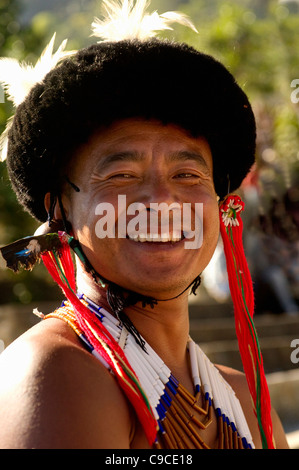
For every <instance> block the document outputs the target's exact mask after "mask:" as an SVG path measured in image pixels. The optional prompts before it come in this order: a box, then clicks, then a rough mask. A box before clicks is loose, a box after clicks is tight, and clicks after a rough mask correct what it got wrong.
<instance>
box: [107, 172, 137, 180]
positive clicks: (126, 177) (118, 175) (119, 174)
mask: <svg viewBox="0 0 299 470" xmlns="http://www.w3.org/2000/svg"><path fill="white" fill-rule="evenodd" d="M110 178H114V179H115V178H124V179H129V178H134V176H133V175H130V174H129V173H117V174H116V175H112V176H110Z"/></svg>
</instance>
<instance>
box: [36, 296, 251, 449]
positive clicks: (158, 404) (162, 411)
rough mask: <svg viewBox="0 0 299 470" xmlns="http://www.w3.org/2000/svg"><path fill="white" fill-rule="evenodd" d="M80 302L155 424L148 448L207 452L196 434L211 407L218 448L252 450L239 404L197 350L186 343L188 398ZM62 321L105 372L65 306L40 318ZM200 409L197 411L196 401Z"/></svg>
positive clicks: (122, 333) (147, 355)
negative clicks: (132, 377)
mask: <svg viewBox="0 0 299 470" xmlns="http://www.w3.org/2000/svg"><path fill="white" fill-rule="evenodd" d="M80 300H81V302H83V303H84V304H85V305H86V306H87V307H88V308H89V309H90V311H91V312H93V313H94V315H95V318H96V319H97V321H100V322H101V323H102V325H103V326H104V327H105V328H106V329H107V330H108V331H109V333H110V334H111V335H112V336H113V338H114V339H115V340H116V341H117V342H118V344H119V346H120V347H121V348H122V350H123V351H124V353H125V355H126V357H127V359H128V361H129V363H130V364H131V366H132V368H133V370H134V371H135V373H136V376H137V377H138V380H139V382H140V385H141V387H142V389H143V390H144V393H145V395H146V396H147V398H148V401H149V403H150V405H151V408H152V411H153V414H154V416H155V418H156V420H157V423H158V432H157V437H156V440H155V442H154V447H155V448H157V449H163V448H165V449H188V448H189V449H190V448H197V449H209V446H208V445H207V444H206V443H205V442H204V440H203V439H202V437H201V436H200V435H199V431H200V430H205V429H207V428H208V426H209V425H210V424H211V422H212V413H211V412H212V407H214V410H215V413H216V417H217V427H218V448H219V449H250V448H254V444H253V442H252V438H251V434H250V431H249V428H248V425H247V423H246V420H245V417H244V414H243V411H242V408H241V405H240V402H239V400H238V399H237V397H236V395H235V393H234V391H233V389H232V388H231V387H230V385H229V384H228V383H227V382H226V381H225V380H224V378H223V377H222V375H221V374H220V372H219V371H218V369H217V368H216V367H215V366H214V365H213V364H212V363H211V362H210V360H209V359H208V358H207V356H206V355H205V354H204V353H203V351H202V350H201V349H200V347H199V346H198V345H196V344H195V343H194V341H193V340H192V339H191V338H189V340H188V344H187V348H188V352H189V357H190V366H191V371H192V378H193V382H194V392H195V394H194V396H193V395H192V394H190V393H189V392H188V390H186V389H185V387H183V385H182V384H180V383H179V382H178V380H177V379H176V378H175V377H174V375H173V374H172V372H171V370H170V369H169V368H168V367H167V366H166V364H165V363H164V362H163V361H162V359H161V358H160V357H159V356H158V355H157V354H156V352H155V351H154V350H153V349H152V348H151V346H150V345H149V344H148V343H147V342H145V351H144V350H143V349H142V348H141V347H140V346H139V345H138V344H137V343H136V341H135V340H134V338H133V336H132V335H131V334H130V333H129V332H128V331H127V330H126V328H125V327H123V326H122V324H121V323H120V322H119V321H118V320H117V319H116V318H115V317H114V316H113V315H111V313H109V312H108V311H107V310H105V309H104V308H102V307H100V306H98V305H97V304H95V303H94V302H92V301H91V300H90V299H88V298H87V297H86V296H85V295H80ZM53 317H54V318H60V319H62V320H64V321H66V322H67V323H68V324H69V325H70V326H71V327H72V328H73V330H74V331H75V332H76V334H77V335H78V336H79V338H80V339H81V340H82V341H83V342H84V344H85V346H86V347H87V349H88V350H89V351H90V352H91V353H92V354H93V355H94V356H95V357H97V359H98V360H100V361H101V363H102V364H103V365H104V366H105V367H106V368H107V369H110V367H109V365H108V363H107V362H106V361H105V359H104V358H103V357H102V356H101V355H100V354H99V353H98V352H97V351H96V350H95V348H94V347H93V346H92V345H91V343H90V342H89V341H88V339H87V337H86V335H85V334H84V333H83V331H82V329H81V328H80V327H79V325H78V322H77V321H76V314H75V313H74V310H73V307H72V306H71V304H70V303H69V302H63V304H62V306H61V307H60V308H58V309H57V310H56V311H54V312H53V313H51V314H49V315H46V316H44V318H53ZM200 398H201V399H202V403H203V406H199V403H198V402H199V399H200Z"/></svg>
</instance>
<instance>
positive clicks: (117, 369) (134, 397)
mask: <svg viewBox="0 0 299 470" xmlns="http://www.w3.org/2000/svg"><path fill="white" fill-rule="evenodd" d="M61 241H62V247H61V248H60V249H59V253H58V252H46V253H43V254H42V259H43V262H44V264H45V266H46V268H47V269H48V271H49V273H50V274H51V276H52V278H53V279H54V280H55V281H56V282H57V284H58V285H59V286H60V288H61V289H62V290H63V292H64V294H65V296H66V297H67V299H68V300H69V302H70V303H71V305H72V306H73V308H74V312H75V314H76V318H77V322H78V325H79V327H80V328H81V329H82V331H83V332H84V333H85V334H86V336H87V338H88V340H89V341H90V343H91V344H92V346H93V347H94V349H95V350H96V351H97V352H98V353H99V354H100V355H101V356H102V357H103V359H105V361H106V362H107V363H108V364H109V366H110V367H111V370H113V372H114V374H115V376H116V378H117V380H118V382H119V384H120V386H121V388H122V389H123V391H124V393H125V394H126V396H127V397H128V399H129V400H130V402H131V403H132V405H133V407H134V409H135V411H136V413H137V415H138V417H139V420H140V422H141V424H142V425H143V428H144V431H145V434H146V436H147V439H148V441H149V444H150V445H153V443H154V441H155V439H156V435H157V422H156V420H155V418H154V416H153V413H152V410H151V408H150V406H149V403H148V401H147V398H146V397H145V395H144V394H143V391H142V390H141V388H140V385H139V383H138V379H137V377H136V375H135V372H134V371H133V369H132V368H131V366H130V364H129V362H128V361H127V359H126V356H125V354H124V352H123V350H122V349H121V348H120V346H119V344H118V343H117V342H116V341H115V340H114V338H113V337H112V336H111V334H110V333H109V332H108V330H107V329H106V328H105V327H104V325H103V324H102V323H101V322H100V321H97V319H96V317H95V316H94V315H93V314H92V313H91V312H90V310H89V309H88V308H87V307H86V306H85V305H84V304H83V303H82V302H81V301H80V300H79V299H78V297H77V296H76V294H75V291H76V281H75V271H74V264H73V260H72V257H71V252H70V247H69V245H68V243H67V242H66V241H65V240H64V239H63V234H61Z"/></svg>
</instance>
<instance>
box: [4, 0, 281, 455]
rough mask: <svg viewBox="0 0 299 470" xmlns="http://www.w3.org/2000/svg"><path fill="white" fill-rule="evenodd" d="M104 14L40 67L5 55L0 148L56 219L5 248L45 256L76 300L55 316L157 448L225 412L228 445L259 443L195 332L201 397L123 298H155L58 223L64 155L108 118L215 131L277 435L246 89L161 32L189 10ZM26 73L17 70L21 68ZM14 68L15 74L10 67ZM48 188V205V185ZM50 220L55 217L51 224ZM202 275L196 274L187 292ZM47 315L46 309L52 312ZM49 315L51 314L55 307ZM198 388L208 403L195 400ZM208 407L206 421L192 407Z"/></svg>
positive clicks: (231, 243) (268, 428)
mask: <svg viewBox="0 0 299 470" xmlns="http://www.w3.org/2000/svg"><path fill="white" fill-rule="evenodd" d="M103 3H104V6H105V8H106V13H107V19H103V20H99V19H96V20H95V21H94V23H93V32H94V35H96V36H98V37H101V39H102V40H101V41H99V42H98V43H96V44H94V45H92V46H90V47H88V48H86V49H83V50H80V51H78V52H66V51H65V47H66V43H65V42H63V43H62V44H61V46H60V47H59V49H58V50H57V52H56V53H54V54H53V46H54V39H55V36H53V38H52V40H51V42H50V44H49V46H48V47H47V48H46V50H45V51H44V53H43V55H42V57H41V59H40V61H39V62H38V63H37V64H36V66H35V67H31V66H30V67H29V66H25V65H24V64H18V63H17V62H16V61H14V60H13V59H1V61H0V83H1V82H2V83H3V84H4V86H5V87H6V89H7V91H8V94H9V96H10V98H11V99H12V100H13V101H14V104H15V105H16V112H15V115H14V117H13V118H11V119H10V120H9V122H8V125H7V128H6V130H5V132H4V134H3V136H2V138H1V151H2V158H3V159H4V158H7V166H8V172H9V176H10V179H11V182H12V186H13V188H14V190H15V192H16V194H17V197H18V199H19V201H20V202H21V204H22V205H23V206H24V207H25V209H26V210H27V211H29V212H30V213H31V214H32V215H33V216H34V217H35V218H37V219H38V220H40V221H42V222H46V224H48V226H49V229H48V230H47V232H49V233H45V234H35V235H34V236H33V237H27V238H26V239H23V240H20V241H17V242H15V243H14V244H11V245H9V246H8V247H4V248H2V249H1V253H2V256H3V258H4V260H5V262H6V264H7V266H8V267H10V268H12V269H14V270H15V271H17V270H18V269H19V266H20V265H21V266H23V267H25V268H27V269H28V268H31V267H32V266H33V265H34V264H35V262H36V261H37V260H38V259H40V258H41V259H42V260H43V262H44V264H45V266H46V267H47V269H48V270H49V272H50V274H51V275H52V277H53V278H54V280H55V281H56V282H57V283H58V284H59V286H60V287H61V288H62V290H63V291H64V293H65V295H66V298H67V302H66V303H64V305H63V306H62V307H61V308H59V309H58V310H57V311H56V312H54V313H53V314H52V315H51V316H55V317H59V318H63V319H64V320H65V321H67V322H68V323H69V324H70V325H71V326H72V328H73V329H74V331H76V333H77V334H78V335H79V337H80V338H81V339H82V341H83V342H84V344H85V345H86V347H87V348H89V350H90V351H91V352H92V353H93V354H95V355H96V357H98V359H99V360H100V361H101V362H102V363H103V364H104V365H105V366H106V367H107V368H108V369H109V370H111V372H112V373H113V374H114V375H115V378H116V380H118V383H119V385H120V386H121V387H122V389H123V391H124V393H125V394H126V396H127V397H128V399H129V400H130V401H131V403H132V404H133V406H134V408H135V410H136V413H137V415H138V417H139V419H140V422H141V423H142V424H143V426H144V430H145V433H146V435H147V438H148V441H149V444H150V445H151V446H156V447H158V448H161V447H162V448H185V447H188V446H189V444H188V443H190V441H191V443H192V444H191V445H192V446H194V447H196V448H206V447H207V445H206V444H205V442H204V440H203V439H202V438H201V437H200V436H199V433H198V429H205V428H206V427H207V426H208V425H209V423H210V420H211V413H210V411H211V407H212V406H213V407H214V409H215V411H216V414H217V417H218V421H219V423H218V446H219V448H251V447H253V446H254V445H253V442H252V438H251V436H250V432H249V429H248V426H247V424H246V420H245V418H244V415H243V412H242V409H241V406H240V403H239V401H238V399H237V398H236V396H235V394H234V392H233V390H232V389H231V387H230V386H229V385H228V384H227V383H226V382H225V381H224V379H223V378H222V376H221V375H220V373H219V372H218V371H217V369H216V368H215V367H214V366H213V365H212V364H211V363H210V361H209V360H208V359H207V357H206V356H205V355H204V354H203V352H202V351H201V349H200V348H199V347H198V346H197V345H195V344H194V342H193V341H192V340H191V338H190V340H189V342H188V351H189V356H190V364H191V368H192V375H193V380H194V393H195V395H194V396H191V395H190V394H189V393H188V392H187V391H186V390H185V389H184V388H183V387H182V385H181V384H179V383H178V381H177V380H176V378H175V377H174V376H173V374H172V372H171V371H170V370H169V369H168V368H167V366H166V365H165V364H164V363H163V361H162V360H161V359H160V358H159V357H158V356H157V354H156V353H155V352H154V351H153V350H152V349H151V347H150V345H149V344H147V343H146V342H145V340H144V339H143V338H142V337H141V336H140V334H139V333H138V331H136V329H135V327H134V325H133V324H132V323H131V322H130V320H129V319H128V317H127V316H126V315H125V313H124V309H125V308H126V307H127V306H129V305H133V304H135V303H136V302H139V301H141V302H143V304H150V305H152V306H154V304H155V303H156V302H157V300H156V299H154V298H147V297H144V296H142V295H140V294H137V293H135V292H128V291H125V290H124V289H122V288H121V287H120V286H117V285H115V284H114V283H113V282H112V281H111V280H109V279H103V277H102V276H101V275H100V273H97V272H96V271H95V270H94V268H93V266H92V261H91V260H89V259H87V258H86V256H85V255H84V253H83V250H82V249H81V246H80V243H79V242H78V241H77V240H75V239H74V238H73V237H72V236H70V235H69V234H68V233H67V232H68V222H67V220H66V218H65V217H63V220H62V225H57V226H56V225H55V224H56V222H55V221H53V220H52V219H53V210H54V206H55V204H56V202H58V203H59V204H60V208H61V211H62V214H63V206H62V204H61V197H60V195H61V188H62V185H64V184H70V185H71V187H72V188H73V190H75V191H80V189H79V188H78V187H76V186H75V185H74V183H72V182H71V181H69V180H68V178H67V176H66V171H65V169H66V166H67V165H70V164H71V159H72V154H73V152H74V151H75V149H76V148H77V147H78V146H79V145H80V144H83V143H84V142H85V141H86V140H87V139H88V138H89V137H90V136H91V134H92V133H93V132H94V131H95V130H96V129H98V128H99V127H100V126H109V125H110V124H111V123H112V122H114V121H115V120H120V119H126V118H130V117H141V118H144V119H156V120H159V121H160V122H162V123H163V124H168V123H172V124H176V125H178V126H180V127H181V128H183V129H185V130H187V131H189V132H190V134H191V135H192V136H194V137H197V136H204V137H205V138H206V139H207V141H208V142H209V145H210V148H211V151H212V155H213V167H214V175H213V176H214V183H215V189H216V192H217V194H218V196H219V198H220V200H221V204H220V226H221V234H222V238H223V242H224V249H225V255H226V260H227V269H228V275H229V283H230V288H231V293H232V298H233V301H234V306H235V318H236V331H237V336H238V340H239V347H240V353H241V357H242V361H243V365H244V371H245V374H246V377H247V380H248V385H249V389H250V393H251V396H252V400H253V407H254V411H255V413H256V416H257V419H258V424H259V429H260V434H261V438H262V442H263V446H264V447H265V448H272V447H273V446H274V443H273V436H272V424H271V417H270V409H271V406H270V398H269V392H268V388H267V384H266V380H265V375H264V370H263V361H262V356H261V351H260V348H259V344H258V339H257V335H256V331H255V328H254V324H253V310H254V299H253V289H252V283H251V278H250V274H249V271H248V267H247V263H246V259H245V256H244V250H243V246H242V220H241V217H240V214H241V212H242V210H243V208H244V204H243V202H242V201H241V199H240V197H239V196H237V195H231V194H228V193H229V192H230V191H235V190H236V189H237V188H238V187H239V186H240V184H241V182H242V180H243V179H244V177H245V176H246V175H247V173H248V171H249V170H250V168H251V166H252V164H253V163H254V153H255V136H256V130H255V120H254V116H253V112H252V109H251V106H250V103H249V101H248V98H247V96H246V95H245V93H244V92H243V90H242V89H241V88H240V87H239V85H238V84H237V83H236V82H235V80H234V78H233V77H232V75H231V74H230V73H229V72H228V70H227V69H226V68H225V67H224V66H223V65H222V64H220V63H219V62H218V61H216V60H215V59H214V58H212V57H210V56H208V55H206V54H204V53H202V52H199V51H197V50H195V49H194V48H192V47H189V46H188V45H187V44H179V43H176V42H173V41H168V40H162V39H157V38H156V37H154V36H156V32H157V31H158V30H163V29H171V28H170V24H171V23H173V22H179V23H181V24H184V25H186V26H188V27H191V28H192V29H195V28H194V26H193V24H192V23H191V22H190V20H189V19H188V18H187V17H186V16H185V15H183V14H180V13H177V12H167V13H164V14H163V15H158V13H156V12H155V13H153V14H147V13H146V4H147V2H146V1H145V0H138V1H137V2H136V3H134V2H133V1H132V0H123V2H122V3H121V4H119V3H116V2H115V3H114V2H112V1H108V0H104V2H103ZM16 71H17V73H16ZM12 75H13V79H12V78H11V76H12ZM46 193H50V194H51V208H50V211H49V214H47V213H46V211H45V208H44V196H45V194H46ZM47 220H48V222H47ZM71 251H72V252H73V253H75V255H77V256H78V258H79V259H80V262H81V263H82V264H83V265H84V267H85V269H86V270H87V272H89V273H91V275H92V276H93V279H94V282H97V283H101V285H102V286H105V288H106V292H107V300H108V303H109V305H110V307H111V312H107V311H105V310H103V309H102V308H101V306H97V305H95V304H93V303H92V302H91V301H90V300H89V299H87V298H86V297H85V296H84V294H82V295H81V294H79V293H78V292H77V288H76V280H75V270H74V265H73V260H72V256H71ZM199 283H200V277H198V278H196V279H195V280H194V282H193V283H192V285H191V286H189V287H190V289H192V290H193V291H195V289H196V288H197V287H198V285H199ZM47 317H48V316H47ZM47 317H46V318H47ZM199 394H202V397H203V402H204V403H205V406H204V407H200V406H198V404H197V399H198V395H199ZM194 410H196V412H199V413H200V414H201V416H202V419H201V420H199V419H198V417H196V416H195V415H194Z"/></svg>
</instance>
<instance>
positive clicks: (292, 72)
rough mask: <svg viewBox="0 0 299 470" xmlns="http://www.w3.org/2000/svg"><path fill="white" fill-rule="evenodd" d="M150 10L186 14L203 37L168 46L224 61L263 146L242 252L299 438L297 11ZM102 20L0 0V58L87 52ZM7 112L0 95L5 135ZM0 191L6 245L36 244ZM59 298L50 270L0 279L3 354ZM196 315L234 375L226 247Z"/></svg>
mask: <svg viewBox="0 0 299 470" xmlns="http://www.w3.org/2000/svg"><path fill="white" fill-rule="evenodd" d="M151 8H152V10H154V9H157V10H158V11H159V12H160V13H162V12H164V11H167V10H181V11H184V12H185V13H187V14H188V15H189V16H190V17H191V18H192V20H193V22H194V23H195V26H196V28H197V29H198V34H196V33H194V32H193V31H191V30H188V29H186V28H183V27H179V26H178V27H176V28H175V31H169V32H166V33H165V34H164V36H165V37H168V38H175V39H177V40H182V41H186V42H188V43H189V44H191V45H193V46H195V47H196V48H198V49H200V50H202V51H204V52H206V53H209V54H211V55H213V56H215V57H216V58H218V59H219V60H220V61H222V62H223V63H224V64H225V65H226V66H227V67H228V68H229V70H230V71H231V72H232V73H233V74H234V75H235V77H236V79H237V81H238V82H239V84H240V85H241V86H242V88H243V89H244V91H245V92H246V93H247V94H248V96H249V98H250V100H251V102H252V105H253V108H254V112H255V115H256V119H257V127H258V136H257V153H256V165H255V167H254V168H253V170H252V172H251V174H250V175H249V176H248V178H247V179H246V181H245V183H244V185H243V187H242V189H241V193H242V196H243V197H244V200H245V202H246V208H247V210H246V216H245V219H244V223H245V234H244V242H245V247H246V254H247V257H248V261H249V264H250V268H251V272H252V276H253V280H254V286H255V295H256V321H257V326H258V330H259V332H260V334H261V337H262V344H263V348H264V352H265V368H266V372H267V373H268V374H269V381H270V383H271V384H272V385H271V390H272V391H273V396H274V400H276V403H278V408H280V409H281V412H282V414H283V421H284V424H285V425H286V426H287V427H288V429H289V430H290V431H293V430H294V429H295V430H296V429H299V391H298V392H297V389H298V390H299V388H298V387H299V376H298V370H299V362H298V363H296V362H295V363H294V361H293V362H292V361H291V360H290V356H291V352H292V349H291V346H290V345H291V340H292V339H294V338H299V313H298V311H299V237H298V229H299V184H298V183H299V0H296V1H295V0H293V1H284V0H283V1H282V0H281V1H278V0H233V1H229V2H228V1H224V0H186V1H177V0H152V4H151ZM100 14H101V3H100V1H95V0H47V2H45V1H44V0H26V1H25V0H24V1H21V0H0V56H1V57H3V56H7V57H14V58H17V59H19V60H24V61H26V62H28V63H32V64H35V62H36V60H37V59H38V57H39V56H40V54H41V52H42V50H43V48H44V47H45V46H46V44H47V43H48V42H49V40H50V39H51V37H52V35H53V33H54V32H56V33H57V36H56V45H57V46H58V45H59V44H60V43H61V41H62V40H64V39H65V38H68V46H67V48H68V49H70V50H73V49H77V48H81V47H84V46H87V45H89V44H91V43H92V42H94V41H95V39H94V38H92V37H91V36H90V35H91V29H90V24H91V22H92V21H93V19H94V17H95V16H99V15H100ZM136 80H138V77H136ZM214 92H215V94H216V95H217V93H219V92H218V90H217V89H215V91H214ZM12 113H13V108H12V105H11V104H10V102H9V101H8V100H7V99H6V98H5V97H4V96H3V93H2V94H0V131H3V129H4V127H5V123H6V120H7V118H8V117H9V116H10V115H11V114H12ZM241 158H242V155H240V159H241ZM0 181H1V184H0V246H1V245H5V244H7V243H9V242H12V241H14V240H16V239H18V238H22V237H23V236H26V235H31V234H32V233H33V232H34V230H35V229H36V227H37V223H36V222H35V221H33V220H32V219H31V217H30V216H29V215H27V214H26V213H24V212H23V210H22V209H21V208H20V207H19V206H18V204H17V202H16V198H15V196H14V194H13V193H12V191H11V189H10V185H9V181H8V178H7V173H6V165H5V163H0ZM60 299H61V293H60V291H59V290H58V289H57V288H56V287H55V286H54V285H53V282H52V280H51V279H50V278H49V277H48V275H47V274H46V272H45V269H44V268H43V266H38V267H37V268H35V269H34V270H33V271H32V272H31V273H27V272H23V273H21V274H18V275H15V274H13V273H11V272H9V271H6V270H0V343H1V344H0V352H1V345H5V346H7V345H8V344H9V343H10V342H11V341H12V340H13V339H14V338H15V337H17V336H18V335H19V334H21V333H22V331H24V330H25V329H26V328H28V327H29V326H30V325H31V324H33V323H34V321H36V320H35V319H34V317H33V315H32V313H31V312H32V307H36V306H37V307H39V308H45V309H46V310H47V309H48V310H50V309H51V308H52V307H53V306H54V305H57V304H58V303H59V302H60ZM190 311H191V318H192V322H193V323H191V326H192V327H193V332H194V336H195V338H196V339H198V341H201V342H203V343H204V344H205V347H206V350H207V351H209V352H210V353H211V356H212V359H213V358H215V360H218V355H217V354H219V358H220V359H219V361H221V360H222V359H224V362H225V361H227V362H228V363H229V364H230V365H234V361H235V359H234V358H235V355H234V354H235V349H236V346H235V343H234V341H235V340H234V336H233V333H232V321H233V320H232V314H231V313H232V307H231V304H230V297H229V293H228V287H227V279H226V273H225V263H224V260H223V253H222V250H221V244H219V247H218V249H217V251H216V253H215V256H214V259H213V262H212V263H211V265H210V266H209V268H208V269H207V270H206V271H205V273H204V274H203V281H202V286H201V288H200V290H199V293H198V295H197V296H196V297H195V298H193V299H190ZM199 320H200V321H201V323H200V327H199V326H198V321H199ZM220 330H221V331H220ZM197 336H198V338H197ZM298 341H299V340H298ZM216 344H217V346H216ZM213 348H214V349H213ZM274 351H275V352H274ZM298 360H299V353H298ZM236 361H238V359H236ZM222 362H223V360H222ZM232 362H233V364H232ZM237 365H238V363H237ZM275 374H284V375H283V378H281V377H282V376H279V377H280V378H279V377H278V375H275ZM271 381H272V382H271ZM282 382H283V383H284V384H289V385H288V386H289V388H288V389H286V385H285V388H282ZM282 394H285V395H284V397H283V398H284V402H283V403H282V399H281V401H279V397H280V396H282ZM294 409H295V411H294Z"/></svg>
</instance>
